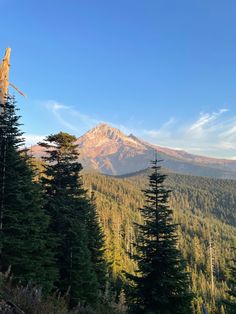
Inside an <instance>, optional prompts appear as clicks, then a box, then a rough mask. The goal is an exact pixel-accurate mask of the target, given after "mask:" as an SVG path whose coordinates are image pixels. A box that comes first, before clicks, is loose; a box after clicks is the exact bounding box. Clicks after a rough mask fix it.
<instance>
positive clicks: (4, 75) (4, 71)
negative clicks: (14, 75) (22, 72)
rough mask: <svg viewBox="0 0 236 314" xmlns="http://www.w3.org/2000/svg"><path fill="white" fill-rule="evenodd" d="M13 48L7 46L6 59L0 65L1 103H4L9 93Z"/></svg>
mask: <svg viewBox="0 0 236 314" xmlns="http://www.w3.org/2000/svg"><path fill="white" fill-rule="evenodd" d="M10 54H11V48H7V49H6V52H5V56H4V59H3V60H2V64H1V66H0V103H1V104H4V102H5V98H6V96H7V95H8V86H9V68H10Z"/></svg>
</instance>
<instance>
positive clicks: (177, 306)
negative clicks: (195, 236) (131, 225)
mask: <svg viewBox="0 0 236 314" xmlns="http://www.w3.org/2000/svg"><path fill="white" fill-rule="evenodd" d="M152 169H153V173H152V174H151V175H150V177H149V187H148V188H147V189H146V190H145V191H144V193H145V199H146V202H145V206H144V207H143V208H142V209H141V213H142V215H143V218H144V224H143V225H138V229H139V232H140V237H139V240H138V243H137V245H136V250H137V254H136V255H135V256H134V259H135V261H136V262H137V264H138V271H137V274H136V275H129V276H128V277H129V278H130V279H131V280H132V282H133V289H132V290H131V293H130V295H129V297H130V300H129V301H130V312H131V313H135V314H138V313H148V314H154V313H158V314H171V313H173V314H184V313H190V312H191V310H190V308H191V299H192V296H191V294H190V292H189V279H188V275H187V273H186V272H185V265H184V262H183V261H182V258H181V256H180V252H179V250H178V249H177V235H176V225H175V224H173V222H172V213H173V211H172V210H171V209H170V208H169V206H168V197H169V194H170V191H169V190H167V189H166V188H165V187H164V181H165V178H166V176H165V175H163V174H161V172H160V167H159V166H158V161H157V160H155V161H154V162H153V167H152Z"/></svg>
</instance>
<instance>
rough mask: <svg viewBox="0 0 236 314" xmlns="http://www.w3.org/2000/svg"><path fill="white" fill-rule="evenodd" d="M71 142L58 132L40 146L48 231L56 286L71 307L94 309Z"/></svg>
mask: <svg viewBox="0 0 236 314" xmlns="http://www.w3.org/2000/svg"><path fill="white" fill-rule="evenodd" d="M75 141H76V138H75V137H74V136H72V135H69V134H67V133H62V132H60V133H58V134H55V135H50V136H48V137H47V138H46V139H45V142H44V143H41V144H40V145H41V146H42V147H44V148H46V152H47V155H46V157H45V158H44V160H45V173H44V174H45V176H44V177H43V178H42V183H43V186H44V190H45V195H46V209H47V212H48V214H49V215H50V216H51V226H50V231H51V232H52V233H53V235H54V237H55V239H56V243H57V244H56V245H57V249H56V259H57V265H58V270H59V281H58V283H57V287H58V289H60V290H61V291H62V292H64V293H66V292H68V293H69V296H70V304H71V306H73V305H76V304H77V303H78V302H84V303H89V304H90V305H93V306H96V304H97V301H98V296H99V291H98V290H99V286H98V280H97V276H96V272H95V269H94V266H93V263H92V258H91V252H90V250H89V235H88V230H87V225H86V224H87V214H88V210H89V209H90V205H89V202H88V200H87V196H86V191H85V190H84V189H83V184H82V179H81V174H80V172H81V170H82V166H81V164H80V163H79V162H78V152H77V145H76V144H75Z"/></svg>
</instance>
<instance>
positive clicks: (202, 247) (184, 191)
mask: <svg viewBox="0 0 236 314" xmlns="http://www.w3.org/2000/svg"><path fill="white" fill-rule="evenodd" d="M165 172H166V171H165ZM148 173H149V172H147V171H143V172H140V173H138V174H134V175H132V176H127V177H121V178H117V177H109V176H104V175H101V174H94V173H84V175H83V178H84V182H85V186H87V187H91V188H92V190H93V191H94V193H95V196H96V199H95V200H96V205H97V209H98V214H99V217H100V221H101V224H102V226H103V230H104V233H105V244H106V248H107V250H106V252H105V254H106V258H107V260H108V261H109V262H110V263H111V266H112V272H113V274H114V277H115V279H116V283H117V284H116V286H115V287H116V290H117V291H118V292H116V293H117V294H119V291H120V289H121V284H122V282H124V281H125V278H124V277H123V271H125V272H128V273H134V270H135V269H136V264H135V263H134V261H133V260H131V258H130V255H133V254H134V253H135V247H134V245H133V243H135V242H136V241H137V237H138V234H137V231H136V229H135V228H134V227H133V222H137V223H141V222H142V217H141V215H140V212H139V211H138V210H137V209H138V208H141V207H142V206H143V193H142V192H141V191H140V190H141V189H144V188H145V186H146V185H147V184H148V182H147V175H148ZM166 188H167V189H170V190H172V192H171V194H170V199H169V205H170V207H171V208H174V209H175V210H174V212H173V214H174V215H173V216H174V221H175V222H176V223H178V224H179V226H178V235H179V241H178V242H179V243H178V246H179V248H180V249H181V252H182V254H183V257H184V259H185V260H186V261H187V266H188V271H189V273H190V276H191V286H192V289H193V292H194V295H195V298H194V301H193V313H194V314H201V309H202V304H203V302H204V303H205V305H206V307H207V309H208V313H209V314H212V313H221V312H222V311H221V312H220V308H221V307H224V305H222V298H224V299H226V298H227V294H226V290H227V289H228V288H227V281H228V278H230V273H229V271H228V267H227V265H226V261H227V259H228V260H229V259H231V258H232V256H231V247H232V246H236V228H235V227H234V225H235V222H236V220H235V218H234V217H235V215H236V211H235V208H236V206H235V200H236V181H231V180H216V179H209V178H201V177H194V176H185V175H178V174H173V173H168V177H167V179H166ZM213 196H214V197H213ZM226 200H229V201H228V202H227V201H226ZM218 205H219V207H218ZM222 217H225V218H224V219H225V220H224V221H226V219H227V220H228V223H226V222H222V221H221V219H222ZM226 217H227V218H226ZM209 231H210V233H211V238H212V241H213V252H214V265H215V269H214V281H215V291H214V299H215V306H213V305H212V304H211V302H212V301H211V300H212V297H211V285H210V280H211V279H210V256H209ZM117 297H118V296H117ZM199 311H200V312H199Z"/></svg>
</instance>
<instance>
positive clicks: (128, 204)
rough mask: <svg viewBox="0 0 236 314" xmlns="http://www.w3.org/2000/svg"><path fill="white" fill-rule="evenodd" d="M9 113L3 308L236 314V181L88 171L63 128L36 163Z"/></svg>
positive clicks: (1, 145)
mask: <svg viewBox="0 0 236 314" xmlns="http://www.w3.org/2000/svg"><path fill="white" fill-rule="evenodd" d="M2 107H3V108H2V109H3V113H2V114H1V115H0V126H1V127H0V181H1V182H0V192H1V193H0V232H1V243H0V254H1V282H0V312H1V313H5V312H4V309H6V308H7V307H10V308H14V309H15V310H16V309H17V308H18V309H19V310H21V311H24V313H29V314H31V313H32V314H33V313H35V314H40V313H45V314H47V313H48V314H49V313H55V314H60V313H61V314H64V313H98V314H99V313H101V314H106V313H117V314H118V313H120V314H121V313H135V314H136V313H137V314H138V313H147V314H148V313H149V314H155V313H163V314H171V313H173V314H178V313H180V314H184V313H193V314H201V313H209V314H213V313H220V314H224V313H236V310H235V307H236V294H235V292H236V290H235V289H236V282H235V280H236V277H235V274H236V269H235V260H234V258H235V255H234V254H235V248H236V181H233V180H221V179H213V178H206V177H195V176H188V175H180V174H175V173H172V172H169V171H168V170H166V169H162V168H159V163H157V161H154V166H153V168H152V169H147V170H144V171H141V172H139V173H135V174H132V175H127V176H122V177H112V176H105V175H102V174H99V173H92V172H86V171H83V170H82V165H81V164H80V163H79V162H78V153H77V149H76V148H77V147H76V144H75V141H76V138H75V137H74V136H72V135H70V134H67V133H63V132H60V133H58V134H53V135H49V136H47V137H46V138H45V140H44V141H43V142H42V143H40V145H41V146H43V147H44V148H45V149H46V150H47V155H46V156H45V157H43V159H42V160H36V159H34V158H33V157H32V156H31V155H30V151H28V150H27V149H24V140H23V139H22V137H23V134H22V132H21V125H20V121H19V116H18V112H17V109H16V106H15V101H14V99H12V98H9V99H8V101H7V102H6V104H4V106H2ZM160 165H161V164H160ZM204 311H205V312H204ZM6 313H7V312H6ZM10 313H11V312H10ZM12 313H14V312H12Z"/></svg>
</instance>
